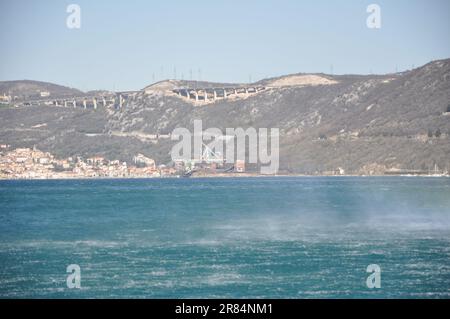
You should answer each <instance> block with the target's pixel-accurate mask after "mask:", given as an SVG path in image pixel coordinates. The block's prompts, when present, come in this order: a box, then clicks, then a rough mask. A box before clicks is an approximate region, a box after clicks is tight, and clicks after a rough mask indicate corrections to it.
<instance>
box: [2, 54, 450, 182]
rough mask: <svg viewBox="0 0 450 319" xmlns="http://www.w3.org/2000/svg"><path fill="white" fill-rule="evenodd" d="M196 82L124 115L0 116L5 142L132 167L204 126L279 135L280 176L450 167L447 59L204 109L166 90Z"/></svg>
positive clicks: (143, 100)
mask: <svg viewBox="0 0 450 319" xmlns="http://www.w3.org/2000/svg"><path fill="white" fill-rule="evenodd" d="M190 84H191V83H187V82H185V83H181V82H176V81H172V82H161V83H158V85H157V86H155V87H153V88H152V86H150V87H147V88H146V89H144V90H142V91H141V92H140V93H138V94H136V95H135V96H134V97H132V98H130V99H129V100H128V101H127V103H126V105H125V107H124V108H123V109H120V110H114V109H103V108H98V109H97V110H87V111H86V110H81V109H72V108H67V109H65V108H57V107H52V106H40V107H37V106H33V107H19V108H2V109H0V143H7V144H11V145H13V146H15V147H18V146H28V147H31V146H34V145H36V146H37V147H38V148H40V149H42V150H45V151H50V152H52V153H54V154H56V155H58V156H61V157H66V156H72V155H85V156H87V155H103V156H106V157H108V158H111V159H113V158H120V159H122V160H127V161H131V158H132V157H133V155H135V154H136V153H143V154H145V155H147V156H150V157H153V158H155V159H156V160H157V162H158V163H169V162H170V156H169V152H170V149H171V145H172V142H171V141H170V139H167V138H166V137H165V136H164V135H165V134H168V133H170V132H172V130H173V129H174V128H176V127H187V128H189V129H192V123H193V121H194V120H195V119H202V120H203V127H204V128H207V127H218V128H221V129H223V130H224V129H225V128H227V127H233V128H236V127H242V128H247V127H250V126H251V127H255V128H261V127H266V128H271V127H277V128H279V129H280V132H281V136H280V147H281V152H280V162H281V163H280V165H281V167H280V169H281V172H282V173H308V174H316V173H326V172H330V171H336V170H338V169H339V168H340V169H342V170H344V171H345V172H346V173H351V174H382V173H384V172H386V171H390V170H398V169H402V170H429V169H434V168H435V166H437V167H438V168H439V169H442V170H444V169H446V168H448V169H450V112H448V111H450V109H448V108H449V104H450V60H441V61H435V62H431V63H429V64H427V65H425V66H423V67H420V68H417V69H414V70H412V71H408V72H404V73H397V74H388V75H382V76H380V75H367V76H359V75H345V76H333V75H324V74H295V75H291V76H285V77H279V78H276V79H266V80H263V81H260V82H259V83H258V84H261V85H265V86H267V89H266V90H265V91H262V92H259V93H257V94H254V95H252V96H250V97H248V98H245V99H235V100H219V101H217V102H216V103H212V104H208V105H205V106H195V105H193V103H189V102H188V101H187V100H186V99H185V98H181V97H178V96H176V95H175V94H173V93H171V91H170V90H171V88H173V87H176V86H188V85H190ZM202 86H209V87H212V86H215V85H213V84H208V83H206V84H204V85H202ZM158 134H159V135H158Z"/></svg>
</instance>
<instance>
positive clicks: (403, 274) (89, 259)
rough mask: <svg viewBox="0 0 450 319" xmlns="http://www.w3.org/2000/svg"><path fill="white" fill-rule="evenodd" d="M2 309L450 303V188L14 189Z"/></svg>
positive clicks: (411, 181)
mask: <svg viewBox="0 0 450 319" xmlns="http://www.w3.org/2000/svg"><path fill="white" fill-rule="evenodd" d="M373 263H375V264H378V265H379V266H380V267H381V285H382V286H381V289H368V288H367V286H366V278H367V276H368V275H369V274H368V273H366V267H367V266H368V265H369V264H373ZM69 264H78V265H79V266H80V267H81V286H82V287H81V289H69V288H67V286H66V276H67V274H66V267H67V265H69ZM0 297H8V298H9V297H12V298H14V297H20V298H21V297H33V298H34V297H43V298H57V297H63V298H72V297H74V298H80V297H81V298H92V297H102V298H107V297H113V298H125V297H132V298H162V297H168V298H184V297H190V298H206V297H212V298H214V297H235V298H246V297H258V298H259V297H268V298H329V297H332V298H347V297H362V298H385V297H387V298H391V297H400V298H423V297H425V298H427V297H429V298H450V179H449V178H417V177H414V178H408V177H404V178H403V177H387V178H364V177H360V178H355V177H337V178H325V177H323V178H322V177H318V178H242V179H152V180H77V181H0Z"/></svg>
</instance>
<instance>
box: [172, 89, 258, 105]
mask: <svg viewBox="0 0 450 319" xmlns="http://www.w3.org/2000/svg"><path fill="white" fill-rule="evenodd" d="M265 89H266V88H265V87H263V86H248V87H242V86H239V87H221V88H195V89H193V88H179V89H175V90H172V92H173V93H175V94H178V95H179V96H181V97H185V98H187V99H193V100H195V101H196V102H198V101H203V102H209V101H216V100H217V99H219V98H221V99H226V98H228V97H231V96H238V95H243V94H245V95H249V94H252V93H258V92H260V91H263V90H265Z"/></svg>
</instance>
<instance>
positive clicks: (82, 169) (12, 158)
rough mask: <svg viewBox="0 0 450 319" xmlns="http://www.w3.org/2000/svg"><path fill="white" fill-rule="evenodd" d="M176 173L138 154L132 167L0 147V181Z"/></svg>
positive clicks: (146, 176) (94, 159) (114, 162)
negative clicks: (59, 157) (60, 157)
mask: <svg viewBox="0 0 450 319" xmlns="http://www.w3.org/2000/svg"><path fill="white" fill-rule="evenodd" d="M176 173H177V170H176V169H175V168H173V167H167V166H165V165H159V166H157V165H156V162H155V161H154V160H153V159H151V158H148V157H146V156H144V155H142V154H136V155H135V156H134V157H133V165H129V164H127V163H126V162H121V161H119V160H107V159H105V158H104V157H101V156H93V157H89V158H83V157H80V156H77V157H68V158H65V159H58V158H56V157H55V156H53V155H52V154H50V153H48V152H43V151H40V150H38V149H36V148H33V149H30V148H16V149H11V147H10V145H7V144H0V179H70V178H102V177H104V178H124V177H128V178H151V177H164V176H175V175H176Z"/></svg>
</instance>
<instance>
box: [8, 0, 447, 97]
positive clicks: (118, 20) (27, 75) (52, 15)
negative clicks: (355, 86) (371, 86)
mask: <svg viewBox="0 0 450 319" xmlns="http://www.w3.org/2000/svg"><path fill="white" fill-rule="evenodd" d="M71 3H76V4H79V5H80V6H81V29H68V28H67V27H66V19H67V16H68V15H69V14H68V13H66V8H67V6H68V5H69V4H71ZM371 3H377V4H379V5H380V7H381V15H382V28H381V29H368V28H367V26H366V19H367V17H368V15H369V14H368V13H366V8H367V5H369V4H371ZM449 31H450V1H448V0H390V1H387V0H386V1H375V0H372V1H365V0H341V1H338V0H328V1H325V0H314V1H312V0H311V1H300V0H290V1H289V0H276V1H275V0H274V1H264V0H246V1H242V0H241V1H234V0H223V1H221V0H205V1H200V0H199V1H195V0H193V1H185V0H184V1H182V0H180V1H167V0H166V1H133V0H128V1H125V0H114V1H108V0H103V1H95V0H71V1H64V0H61V1H57V0H53V1H51V0H39V1H37V0H36V1H24V0H10V1H5V0H0V41H1V49H0V52H1V53H0V56H1V59H0V80H17V79H32V80H42V81H49V82H55V83H59V84H63V85H68V86H71V87H76V88H80V89H82V90H90V89H113V88H115V89H117V90H128V89H140V88H142V87H144V86H146V85H147V84H149V83H151V82H152V81H153V77H155V80H161V79H162V78H163V77H164V78H173V77H174V67H176V74H177V78H181V76H182V74H183V75H184V79H190V70H191V69H192V76H193V79H194V80H195V79H197V78H198V77H199V72H198V70H199V69H201V78H202V79H203V80H211V81H221V82H248V81H249V75H251V78H252V80H253V81H256V80H259V79H261V78H264V77H269V76H277V75H282V74H289V73H297V72H325V73H330V72H331V65H333V70H334V73H336V74H343V73H370V72H373V73H388V72H394V71H395V70H396V68H397V69H398V70H399V71H401V70H405V69H409V68H411V66H412V65H415V66H420V65H422V64H425V63H427V62H429V61H431V60H435V59H442V58H449V57H450V41H449V34H450V32H449Z"/></svg>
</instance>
